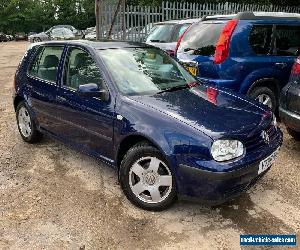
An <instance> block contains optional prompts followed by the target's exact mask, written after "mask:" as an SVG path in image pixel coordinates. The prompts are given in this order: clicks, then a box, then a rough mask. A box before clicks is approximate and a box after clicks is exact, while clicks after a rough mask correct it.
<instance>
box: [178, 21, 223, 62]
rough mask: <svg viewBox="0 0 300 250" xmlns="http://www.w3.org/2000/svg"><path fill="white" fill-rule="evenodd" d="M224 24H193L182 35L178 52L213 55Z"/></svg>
mask: <svg viewBox="0 0 300 250" xmlns="http://www.w3.org/2000/svg"><path fill="white" fill-rule="evenodd" d="M225 24H226V22H218V23H217V22H213V23H207V22H202V23H198V24H194V25H193V26H192V27H191V28H190V29H189V30H188V32H187V33H186V34H185V35H184V37H183V39H182V41H181V43H180V45H179V48H178V52H179V53H182V52H186V53H190V54H193V55H202V56H212V55H214V53H215V49H216V44H217V42H218V39H219V37H220V34H221V32H222V30H223V28H224V26H225Z"/></svg>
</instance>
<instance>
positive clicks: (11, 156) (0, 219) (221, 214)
mask: <svg viewBox="0 0 300 250" xmlns="http://www.w3.org/2000/svg"><path fill="white" fill-rule="evenodd" d="M26 47H27V43H25V42H18V43H16V42H9V43H0V249H240V245H239V236H240V234H242V233H257V234H260V233H266V234H269V233H272V234H276V233H284V234H289V233H296V234H298V241H299V240H300V195H299V191H300V143H296V142H295V141H294V140H293V139H292V138H291V137H289V136H288V135H287V134H286V132H285V138H284V139H285V141H284V145H283V147H282V150H281V152H280V154H279V158H278V160H277V162H276V164H275V166H273V168H272V169H271V171H270V172H269V173H268V174H267V175H266V176H265V178H264V179H262V180H261V181H260V182H259V183H258V184H257V185H256V186H255V187H254V188H252V189H251V190H250V191H249V192H247V193H246V194H244V195H242V196H241V197H240V198H238V199H237V200H235V201H233V202H230V203H228V204H225V205H222V206H220V207H217V208H210V207H205V206H201V205H198V204H193V203H186V202H177V203H176V204H175V206H173V207H172V208H171V209H169V210H168V211H165V212H160V213H152V212H146V211H142V210H139V209H137V208H135V207H133V206H132V205H131V204H130V203H129V202H128V201H127V200H126V198H124V196H123V194H122V193H121V191H120V189H119V186H118V184H117V182H116V174H115V173H114V171H113V170H112V169H110V168H109V167H107V166H105V165H104V164H102V163H101V162H97V161H96V160H94V159H92V158H90V157H88V156H85V155H83V154H80V153H78V152H75V151H73V150H71V149H69V148H67V147H65V146H63V145H61V144H60V143H58V142H56V141H54V140H52V139H49V138H45V139H43V140H42V142H40V143H39V144H38V145H29V144H26V143H24V142H23V141H22V140H21V137H20V136H19V134H18V132H17V128H16V123H15V114H14V111H13V107H12V99H11V95H12V85H13V84H12V83H13V75H14V73H15V68H16V66H17V64H18V62H19V60H20V58H21V56H22V55H23V53H24V51H25V49H26ZM298 247H299V243H298ZM247 249H251V248H247ZM294 249H295V248H294Z"/></svg>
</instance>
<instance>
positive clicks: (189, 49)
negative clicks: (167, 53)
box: [183, 48, 196, 52]
mask: <svg viewBox="0 0 300 250" xmlns="http://www.w3.org/2000/svg"><path fill="white" fill-rule="evenodd" d="M191 50H196V49H193V48H185V49H184V50H183V52H188V51H191Z"/></svg>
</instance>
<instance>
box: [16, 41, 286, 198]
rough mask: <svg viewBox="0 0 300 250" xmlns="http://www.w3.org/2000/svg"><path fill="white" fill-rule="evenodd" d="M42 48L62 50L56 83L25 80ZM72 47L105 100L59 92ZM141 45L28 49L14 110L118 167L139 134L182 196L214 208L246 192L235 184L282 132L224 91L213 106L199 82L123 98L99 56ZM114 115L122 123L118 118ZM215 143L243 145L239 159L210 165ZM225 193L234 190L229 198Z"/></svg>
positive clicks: (267, 116) (245, 180)
mask: <svg viewBox="0 0 300 250" xmlns="http://www.w3.org/2000/svg"><path fill="white" fill-rule="evenodd" d="M45 44H46V45H47V44H55V45H62V46H64V51H63V56H62V59H61V61H60V65H59V70H58V72H59V73H58V76H57V83H56V84H49V83H48V82H44V81H41V80H40V79H37V78H32V77H31V76H29V75H28V74H27V68H28V65H29V62H30V61H31V60H32V57H33V55H34V54H35V52H36V50H37V48H38V47H39V46H43V45H45ZM71 46H72V47H74V46H75V47H80V48H82V49H85V50H86V51H88V52H89V53H90V54H91V55H92V56H93V58H94V60H95V61H96V63H97V64H98V67H99V69H100V70H101V72H102V75H103V79H104V81H105V83H106V85H107V86H106V88H107V91H108V93H109V98H108V100H107V101H104V100H100V99H99V98H93V97H80V96H79V95H78V94H77V93H76V91H72V90H69V89H67V88H64V87H63V85H62V75H63V68H64V67H63V65H64V60H65V57H66V54H67V50H68V48H69V47H71ZM140 46H144V47H145V46H147V45H143V44H134V43H115V42H106V43H103V42H102V43H101V42H98V43H94V42H85V41H74V42H72V41H70V42H56V43H54V42H47V43H44V44H40V45H37V46H35V47H33V48H32V49H29V51H28V52H27V53H26V55H25V56H24V59H23V60H22V62H21V64H20V66H19V68H18V70H17V73H16V83H17V85H16V95H15V106H16V104H17V103H18V101H20V100H25V101H26V102H27V103H28V105H29V107H30V110H31V112H32V114H33V115H34V117H35V120H36V122H37V123H38V129H39V130H40V131H42V132H43V133H47V134H49V135H52V136H53V137H55V138H57V139H59V140H61V141H63V142H64V143H66V144H68V145H70V146H72V147H74V148H76V149H78V150H81V151H84V152H86V153H87V154H89V155H92V156H96V157H97V158H99V159H101V160H104V161H105V162H106V163H108V164H110V165H112V166H114V167H116V168H117V167H118V161H117V159H118V152H119V146H120V145H121V143H122V142H123V141H124V140H126V139H127V138H131V137H132V136H137V135H138V136H142V137H143V138H145V139H147V140H149V141H150V142H152V143H153V144H154V145H155V146H156V147H157V148H158V149H159V150H160V151H161V152H162V154H163V155H164V156H165V158H166V160H167V162H168V164H169V166H170V167H171V170H172V171H173V173H174V175H175V179H176V185H177V190H178V193H179V195H181V196H189V197H197V198H201V199H202V200H206V201H213V202H219V201H223V200H226V199H228V198H231V197H233V196H234V195H236V194H238V193H240V192H241V191H243V190H245V189H243V190H242V189H239V190H238V189H237V187H238V186H241V185H243V186H245V187H249V186H250V183H252V181H253V179H255V178H256V177H257V169H258V164H259V162H260V161H261V160H262V159H264V158H266V157H267V156H269V155H270V154H271V153H272V152H274V151H275V150H276V149H277V148H278V147H279V146H280V145H281V143H282V133H281V131H280V130H279V129H278V128H276V127H275V126H274V125H273V124H272V113H271V112H270V111H269V110H266V109H265V108H264V107H263V106H260V104H258V103H254V102H252V101H251V100H249V99H247V98H244V97H241V96H238V95H233V94H231V93H227V92H226V91H216V90H215V91H216V92H217V95H216V100H215V101H212V100H210V98H209V97H208V95H207V90H208V87H206V86H205V85H202V84H200V85H199V86H195V87H191V88H189V89H183V90H178V91H174V92H164V93H161V94H156V95H152V96H151V95H146V96H124V95H122V94H121V93H120V92H119V91H118V90H117V89H116V86H115V85H114V82H113V80H112V78H111V76H110V73H109V72H108V71H107V69H106V67H105V66H104V64H103V62H102V61H101V58H100V57H99V56H98V55H97V54H96V51H97V50H99V49H107V48H111V47H113V48H123V47H140ZM117 115H121V116H122V117H123V119H122V120H120V119H117ZM262 130H266V131H268V133H269V135H270V139H271V141H270V144H269V145H267V144H265V143H264V142H263V140H262V137H261V132H262ZM220 138H223V139H237V140H240V141H241V142H243V144H244V146H245V148H246V149H245V153H244V155H243V156H242V157H240V158H238V159H235V160H233V161H229V162H226V163H218V162H216V161H214V160H213V159H212V156H211V154H210V148H211V145H212V143H213V141H214V140H216V139H220ZM195 171H196V172H195ZM207 173H211V174H212V176H207ZM233 173H235V175H237V176H235V177H234V176H233ZM214 174H216V176H215V175H214ZM231 175H232V176H231ZM195 176H197V178H195ZM223 176H224V178H223ZM228 190H229V191H230V190H232V192H231V193H230V192H229V193H230V195H228V192H227V191H228ZM234 190H236V191H234ZM226 192H227V193H226ZM225 193H226V195H225Z"/></svg>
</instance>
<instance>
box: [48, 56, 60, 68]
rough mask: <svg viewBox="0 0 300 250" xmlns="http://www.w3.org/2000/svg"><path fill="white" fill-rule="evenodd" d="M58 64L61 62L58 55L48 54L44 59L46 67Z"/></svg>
mask: <svg viewBox="0 0 300 250" xmlns="http://www.w3.org/2000/svg"><path fill="white" fill-rule="evenodd" d="M58 64H59V59H58V57H57V56H56V55H48V56H46V57H45V60H44V67H45V68H52V67H57V66H58Z"/></svg>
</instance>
